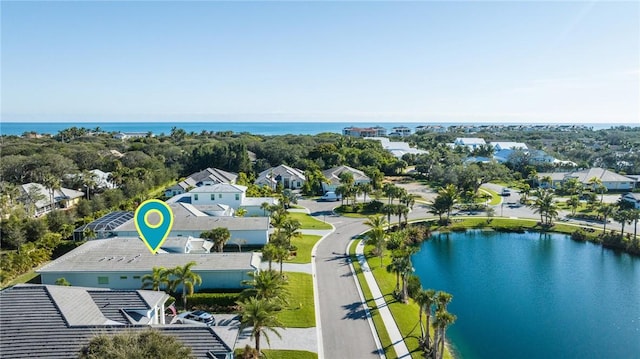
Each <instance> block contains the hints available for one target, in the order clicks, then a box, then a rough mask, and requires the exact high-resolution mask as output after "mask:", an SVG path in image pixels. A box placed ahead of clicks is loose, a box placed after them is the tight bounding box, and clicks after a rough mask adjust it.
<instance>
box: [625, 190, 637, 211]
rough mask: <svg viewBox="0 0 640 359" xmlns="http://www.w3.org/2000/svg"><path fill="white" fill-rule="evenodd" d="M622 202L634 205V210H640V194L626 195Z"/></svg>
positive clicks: (631, 193)
mask: <svg viewBox="0 0 640 359" xmlns="http://www.w3.org/2000/svg"><path fill="white" fill-rule="evenodd" d="M622 200H624V201H627V202H630V203H633V208H635V209H640V193H636V192H629V193H626V194H624V195H623V196H622Z"/></svg>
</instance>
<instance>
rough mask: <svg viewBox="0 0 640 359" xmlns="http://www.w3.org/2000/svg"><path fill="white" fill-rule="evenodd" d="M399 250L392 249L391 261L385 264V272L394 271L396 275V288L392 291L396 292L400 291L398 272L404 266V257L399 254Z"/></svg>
mask: <svg viewBox="0 0 640 359" xmlns="http://www.w3.org/2000/svg"><path fill="white" fill-rule="evenodd" d="M399 252H400V250H395V251H393V254H392V257H391V263H390V264H389V265H387V272H389V273H394V274H395V275H396V289H395V290H394V291H393V292H394V293H396V294H398V293H400V272H401V271H402V268H403V267H404V264H403V261H404V257H403V256H401V255H399Z"/></svg>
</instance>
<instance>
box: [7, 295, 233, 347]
mask: <svg viewBox="0 0 640 359" xmlns="http://www.w3.org/2000/svg"><path fill="white" fill-rule="evenodd" d="M168 298H169V295H167V294H166V293H164V292H161V291H151V290H138V288H135V289H132V290H126V291H123V290H109V289H103V288H83V287H77V286H73V287H68V286H56V285H35V284H26V285H25V284H20V285H16V286H13V287H11V288H7V289H3V290H2V291H0V318H2V325H0V348H1V349H0V350H1V353H2V354H1V356H2V358H6V359H13V358H16V359H17V358H77V357H78V353H79V352H80V350H81V348H82V347H84V346H85V345H87V344H88V343H89V341H90V340H91V338H93V337H94V336H96V335H97V334H104V335H114V334H119V333H122V332H124V331H125V330H126V331H139V330H146V329H149V328H152V329H154V330H158V331H160V332H161V333H162V334H165V335H171V336H174V337H175V338H176V339H178V341H180V342H182V343H183V344H184V345H185V346H188V347H191V349H192V354H193V355H194V357H196V358H198V359H211V358H224V359H231V358H233V346H234V344H235V341H236V338H237V334H238V331H237V329H235V331H234V329H232V328H229V327H208V326H204V325H202V326H200V325H184V324H181V325H166V324H168V323H166V322H165V316H164V310H165V303H166V301H167V299H168Z"/></svg>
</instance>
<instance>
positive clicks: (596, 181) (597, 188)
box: [587, 176, 607, 204]
mask: <svg viewBox="0 0 640 359" xmlns="http://www.w3.org/2000/svg"><path fill="white" fill-rule="evenodd" d="M587 183H588V184H590V185H591V189H592V190H593V191H594V192H595V193H599V194H600V203H601V204H602V200H603V199H604V193H605V192H606V191H607V187H606V186H605V185H603V183H602V180H601V179H600V178H598V177H596V176H593V177H591V178H589V181H587Z"/></svg>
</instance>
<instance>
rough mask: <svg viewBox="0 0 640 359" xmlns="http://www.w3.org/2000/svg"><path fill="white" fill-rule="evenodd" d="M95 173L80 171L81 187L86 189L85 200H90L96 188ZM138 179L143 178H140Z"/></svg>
mask: <svg viewBox="0 0 640 359" xmlns="http://www.w3.org/2000/svg"><path fill="white" fill-rule="evenodd" d="M96 178H97V176H96V175H95V173H93V172H91V171H82V185H83V186H85V187H86V188H87V199H91V190H92V189H93V188H94V187H95V186H96ZM140 178H143V177H142V176H141V177H140Z"/></svg>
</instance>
